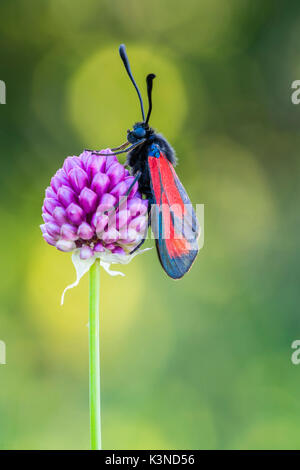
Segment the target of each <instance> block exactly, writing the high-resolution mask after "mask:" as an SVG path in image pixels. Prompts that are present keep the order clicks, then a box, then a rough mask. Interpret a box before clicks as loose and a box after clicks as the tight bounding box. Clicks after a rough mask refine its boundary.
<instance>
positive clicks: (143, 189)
mask: <svg viewBox="0 0 300 470" xmlns="http://www.w3.org/2000/svg"><path fill="white" fill-rule="evenodd" d="M141 125H142V123H137V124H135V126H134V127H139V126H141ZM134 137H135V136H134V135H130V133H129V134H128V140H129V139H130V140H129V141H131V142H133V143H134V140H133V139H134ZM152 144H156V145H158V146H159V148H160V150H161V151H162V152H163V153H164V154H165V156H166V157H167V159H168V160H169V162H171V163H172V165H173V166H176V163H177V159H176V155H175V150H174V149H173V148H172V147H171V145H170V144H169V142H168V141H167V140H166V139H165V138H164V137H163V136H162V135H161V134H156V132H155V131H154V130H153V129H151V128H148V129H147V131H146V141H145V142H144V143H142V144H141V145H138V146H137V147H136V148H134V149H133V150H131V151H130V152H129V153H128V154H127V161H126V164H127V165H128V166H129V167H130V168H131V169H132V174H133V175H136V173H138V172H140V173H141V176H140V177H139V181H138V184H139V191H140V193H141V194H144V195H145V196H146V198H147V199H149V200H150V201H151V200H152V192H151V186H150V174H149V167H148V155H149V148H150V147H151V145H152Z"/></svg>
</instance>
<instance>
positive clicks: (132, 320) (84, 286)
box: [0, 0, 300, 449]
mask: <svg viewBox="0 0 300 470" xmlns="http://www.w3.org/2000/svg"><path fill="white" fill-rule="evenodd" d="M299 34H300V4H299V2H296V1H290V2H289V5H288V8H287V4H286V2H284V1H282V0H281V1H274V0H265V1H264V2H261V1H254V0H243V1H240V0H228V1H226V2H224V1H221V0H200V1H199V0H186V1H184V2H182V1H179V0H176V1H175V0H163V1H161V0H152V1H151V2H141V1H138V0H126V1H121V0H114V1H113V2H112V1H109V0H102V1H101V0H85V1H83V0H81V1H79V0H72V1H71V0H63V1H61V0H44V1H38V0H26V1H25V0H14V1H10V2H8V1H7V2H3V1H2V2H1V4H0V40H1V41H0V44H1V46H0V79H1V80H4V81H5V82H6V86H7V104H6V105H1V106H0V153H1V173H0V180H1V181H0V182H1V184H0V191H1V205H0V212H1V221H2V230H1V232H0V240H1V248H2V249H1V263H0V270H1V271H0V295H1V309H0V339H1V340H3V341H5V342H6V347H7V365H0V448H2V449H85V448H88V447H89V415H88V388H87V387H88V330H87V327H86V325H87V321H88V276H86V277H85V278H84V279H83V280H82V282H81V284H80V286H79V287H78V288H76V289H74V290H73V291H71V292H68V294H67V295H66V301H65V305H64V306H63V307H61V306H60V295H61V293H62V290H63V289H64V287H65V286H66V285H67V284H68V283H70V282H72V281H73V279H74V275H75V273H74V269H73V266H72V264H71V260H70V256H69V255H68V254H64V253H61V252H58V251H57V250H55V249H54V248H53V247H50V246H48V245H47V244H46V243H45V242H44V241H43V239H42V237H41V233H40V229H39V224H40V223H41V215H40V214H41V205H42V200H43V197H44V189H45V187H46V186H47V185H48V183H49V181H50V178H51V177H52V175H53V174H54V172H55V171H56V169H57V168H59V167H60V166H61V165H62V162H63V160H64V158H65V157H66V156H68V155H73V154H74V155H77V154H79V153H81V151H82V150H83V149H84V148H106V147H108V146H116V145H118V144H120V143H122V142H123V141H124V140H125V139H124V138H125V137H126V129H127V128H128V127H130V126H131V125H132V124H133V123H134V122H135V121H136V120H137V119H140V111H139V106H138V102H137V98H136V95H135V91H134V89H133V87H132V86H131V85H130V82H129V80H128V78H127V76H126V74H125V72H124V69H123V67H122V64H121V61H120V58H119V55H118V50H117V47H118V45H119V44H120V43H122V42H124V43H126V45H127V50H128V53H129V57H130V60H131V64H132V68H133V71H134V74H135V76H136V79H137V81H138V83H139V84H140V86H141V88H142V91H143V94H144V96H145V83H144V79H145V76H146V74H147V73H150V72H155V73H156V74H157V79H156V81H155V83H154V96H153V100H154V110H153V115H152V125H153V126H154V127H156V128H157V129H159V130H160V131H161V132H163V133H164V134H165V136H166V137H167V138H168V139H169V140H170V142H171V143H172V145H173V146H174V147H175V148H176V150H177V154H178V156H179V159H180V164H179V167H178V174H179V176H180V178H181V180H182V182H183V183H184V185H185V186H186V188H187V189H188V192H189V194H190V196H191V199H192V201H193V202H194V203H204V204H205V244H204V248H203V249H202V250H201V252H200V254H199V256H198V259H197V261H196V262H195V265H194V266H193V268H192V270H191V272H190V273H189V274H188V275H187V276H186V277H185V278H184V279H183V280H181V281H179V282H174V281H172V280H170V279H169V278H167V277H166V275H165V274H164V272H163V271H162V269H161V267H160V265H159V263H158V260H157V256H156V253H155V250H153V251H151V252H148V253H147V254H145V255H143V256H140V257H137V258H136V259H135V260H134V261H133V262H132V263H131V264H130V265H128V266H125V267H122V269H123V271H124V272H125V273H126V277H124V278H121V277H117V278H111V277H109V276H108V275H107V274H106V273H105V272H104V271H102V279H101V338H102V343H101V361H102V376H101V380H102V409H103V412H102V413H103V444H104V448H106V449H288V448H299V447H300V424H299V423H300V398H299V384H300V366H299V368H297V366H295V365H293V364H292V363H291V359H290V358H291V353H292V349H291V343H292V341H293V340H294V339H299V337H300V325H299V275H300V267H299V265H300V263H299V261H300V260H299V249H298V243H299V229H300V221H299V202H300V201H299V192H300V189H299V168H300V162H299V146H300V133H299V118H300V107H298V106H295V105H292V103H291V98H290V96H291V83H292V81H293V80H296V79H300V45H299ZM122 161H124V159H123V160H122ZM151 244H152V242H151V241H149V242H148V245H149V246H150V245H151Z"/></svg>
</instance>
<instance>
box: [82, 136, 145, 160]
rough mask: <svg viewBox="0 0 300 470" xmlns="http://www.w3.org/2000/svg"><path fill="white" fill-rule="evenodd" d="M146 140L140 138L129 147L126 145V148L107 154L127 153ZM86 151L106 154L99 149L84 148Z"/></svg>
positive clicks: (104, 155) (105, 155)
mask: <svg viewBox="0 0 300 470" xmlns="http://www.w3.org/2000/svg"><path fill="white" fill-rule="evenodd" d="M145 141H146V139H142V140H139V141H138V142H136V143H135V144H132V145H131V146H130V147H128V148H127V149H125V150H120V151H119V152H113V153H111V154H109V155H120V154H121V153H127V152H130V150H133V149H134V148H135V147H137V146H138V145H141V144H143V143H144V142H145ZM86 151H87V152H92V153H94V154H96V155H101V156H103V157H107V156H108V154H107V153H101V151H99V150H88V149H86Z"/></svg>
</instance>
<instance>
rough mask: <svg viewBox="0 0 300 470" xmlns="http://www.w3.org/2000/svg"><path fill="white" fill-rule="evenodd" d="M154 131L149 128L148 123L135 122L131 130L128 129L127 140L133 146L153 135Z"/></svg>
mask: <svg viewBox="0 0 300 470" xmlns="http://www.w3.org/2000/svg"><path fill="white" fill-rule="evenodd" d="M153 132H154V130H153V129H152V128H151V127H149V125H148V123H146V122H137V123H136V124H134V126H133V128H132V130H130V129H128V131H127V140H128V142H130V143H131V144H135V143H136V142H138V141H139V140H141V139H145V138H148V137H149V136H150V135H151V134H153Z"/></svg>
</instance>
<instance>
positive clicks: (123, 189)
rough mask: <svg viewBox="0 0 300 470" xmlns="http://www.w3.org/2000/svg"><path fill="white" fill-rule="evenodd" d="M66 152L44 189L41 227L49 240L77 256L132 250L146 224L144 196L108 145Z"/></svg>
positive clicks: (83, 256)
mask: <svg viewBox="0 0 300 470" xmlns="http://www.w3.org/2000/svg"><path fill="white" fill-rule="evenodd" d="M101 153H106V154H107V156H101V155H97V154H95V153H93V152H89V151H85V152H83V153H82V154H81V155H79V157H76V156H74V157H68V158H66V160H65V161H64V164H63V167H62V168H61V169H60V170H58V171H57V172H56V174H55V175H54V176H53V178H52V179H51V182H50V186H49V187H48V188H47V189H46V195H45V199H44V203H43V209H42V216H43V220H44V224H43V225H41V231H42V235H43V237H44V239H45V240H46V242H47V243H49V245H53V246H55V247H56V248H57V249H58V250H61V251H65V252H69V251H73V250H76V249H77V250H80V257H81V259H88V258H90V257H92V256H93V255H94V254H97V253H101V252H110V253H114V254H126V253H130V252H131V251H132V250H133V249H134V248H135V246H137V245H138V243H139V242H140V241H141V239H142V238H143V235H144V232H145V229H146V228H147V209H148V201H147V200H145V199H142V197H141V195H140V193H139V192H138V184H137V183H135V185H134V186H133V188H132V189H131V191H130V193H129V195H128V196H127V197H124V196H125V195H126V193H127V191H128V189H129V188H130V186H131V184H132V182H133V180H134V178H133V176H130V174H129V172H128V170H125V168H124V166H123V165H121V163H119V162H118V160H117V158H116V156H115V155H113V152H112V151H111V150H110V149H105V150H102V151H101ZM116 204H120V205H118V206H117V208H116Z"/></svg>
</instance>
